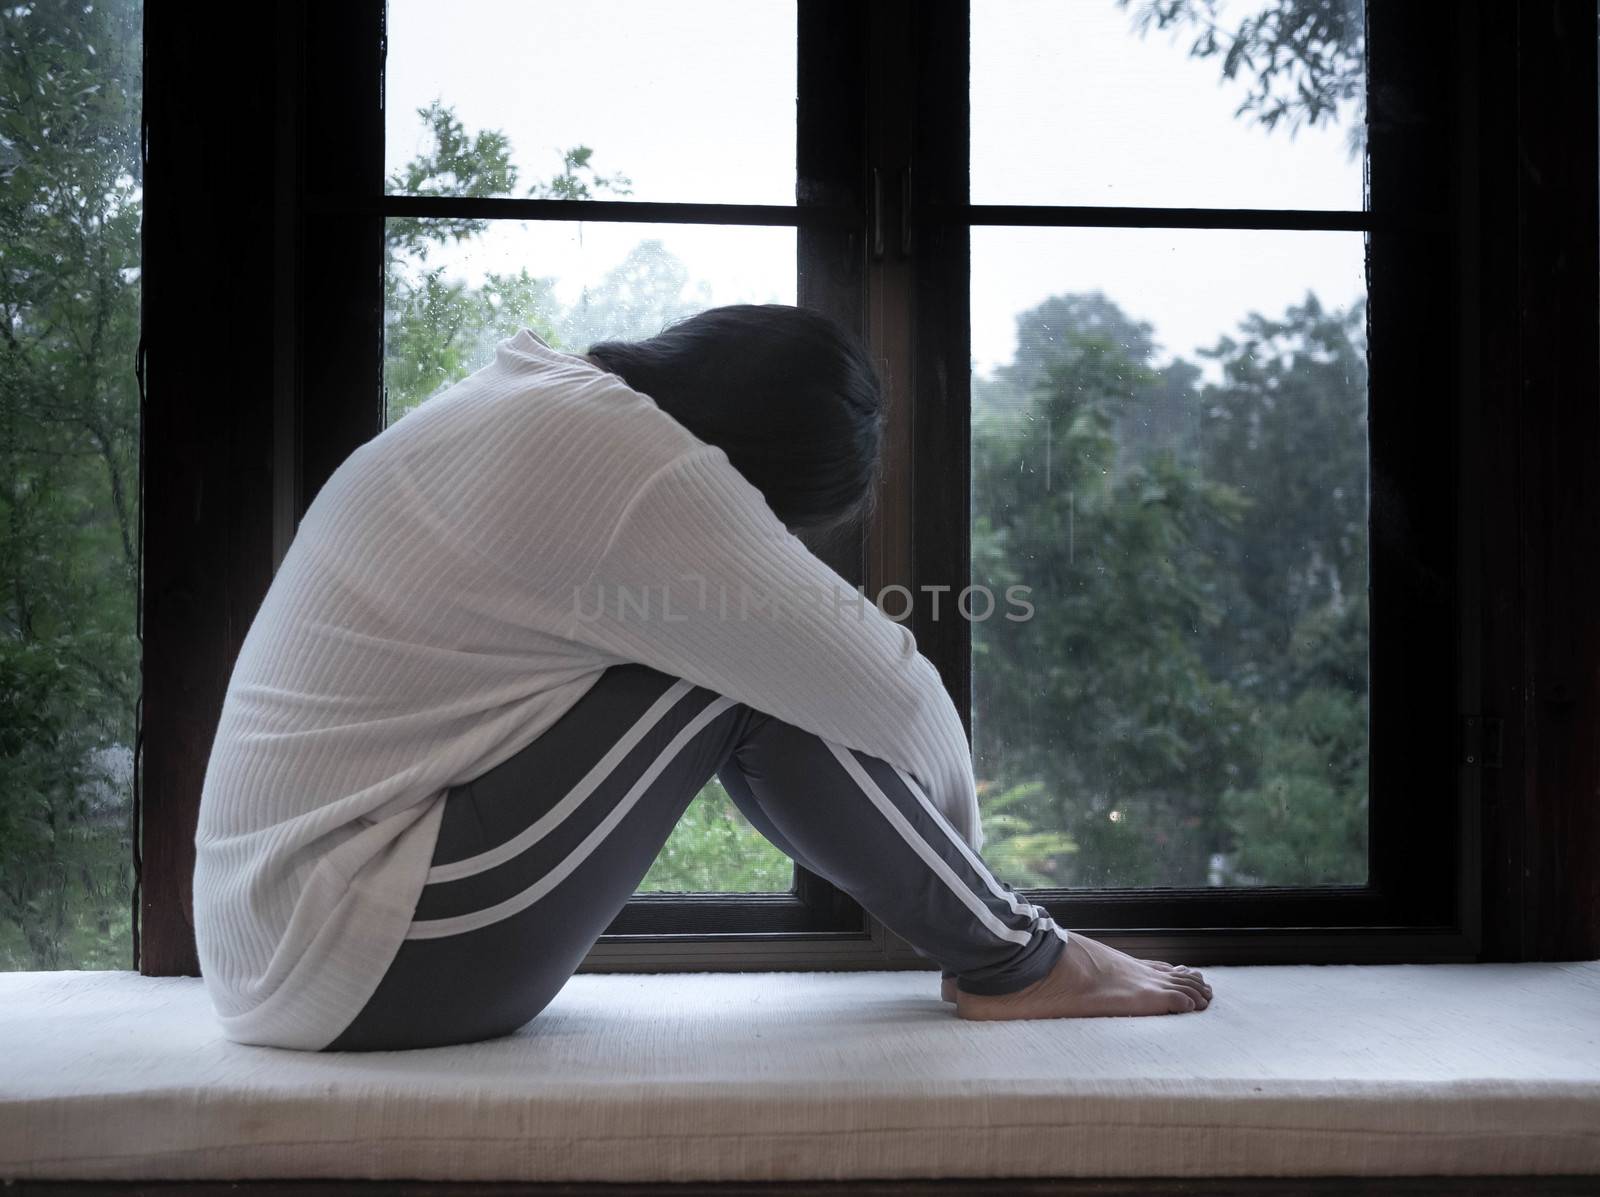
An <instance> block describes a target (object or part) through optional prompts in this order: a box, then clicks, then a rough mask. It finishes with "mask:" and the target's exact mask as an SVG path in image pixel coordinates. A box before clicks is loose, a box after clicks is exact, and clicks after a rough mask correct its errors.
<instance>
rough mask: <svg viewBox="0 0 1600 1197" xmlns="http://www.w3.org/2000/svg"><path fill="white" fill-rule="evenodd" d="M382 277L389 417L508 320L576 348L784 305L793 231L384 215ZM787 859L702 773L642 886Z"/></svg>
mask: <svg viewBox="0 0 1600 1197" xmlns="http://www.w3.org/2000/svg"><path fill="white" fill-rule="evenodd" d="M387 239H388V254H387V264H386V271H385V284H384V307H385V312H384V385H385V388H386V391H387V415H388V420H389V422H391V423H392V422H393V421H395V420H397V419H399V418H401V417H402V416H403V415H404V414H405V413H406V412H407V411H409V410H410V409H411V408H413V407H415V406H416V405H417V404H419V403H422V402H424V401H426V400H427V399H428V397H430V396H431V395H433V394H436V393H438V392H439V391H440V390H441V389H443V388H445V387H448V386H449V385H450V384H451V383H453V382H457V381H459V380H460V379H462V378H465V377H466V376H467V375H468V374H470V373H471V372H472V371H473V370H476V369H478V368H479V367H480V366H483V365H486V364H487V363H488V362H489V361H490V360H491V359H492V358H493V357H494V347H495V345H496V344H498V343H499V342H500V341H502V340H504V339H505V338H506V337H509V336H512V335H514V334H515V333H516V331H517V330H518V329H520V328H523V327H527V328H531V329H533V330H534V331H535V332H537V333H538V334H539V335H540V336H541V337H543V338H544V339H545V340H546V341H547V342H548V343H549V344H550V345H552V346H553V347H555V348H557V349H561V350H564V351H566V352H568V353H582V352H584V351H585V350H587V349H588V347H589V346H590V345H592V344H593V343H594V342H596V341H600V340H605V339H607V338H620V339H624V340H631V339H637V338H641V337H648V336H650V335H652V334H654V333H657V332H659V331H661V329H662V328H664V327H665V326H666V325H668V324H670V323H672V322H673V321H674V320H678V319H681V318H682V317H684V316H688V315H691V314H693V313H694V312H698V311H701V310H703V309H705V308H708V307H716V306H719V305H722V304H729V303H788V304H792V303H794V302H795V231H794V229H792V228H761V227H728V226H719V225H641V224H592V223H585V224H576V223H569V222H554V221H529V222H522V221H496V222H472V223H470V224H463V223H461V222H454V221H445V220H422V221H416V220H391V221H390V222H389V224H388V238H387ZM793 875H794V874H793V866H792V865H791V864H790V862H789V859H788V857H786V856H784V855H783V854H782V853H781V852H779V851H778V850H777V849H776V848H774V847H773V846H772V845H771V844H769V843H768V842H767V841H766V840H765V839H764V838H763V837H762V836H761V835H760V833H759V832H757V831H756V830H755V829H754V828H752V827H751V826H750V824H749V823H748V822H747V821H746V820H745V818H744V817H743V816H742V815H741V814H739V812H738V810H737V809H735V807H734V806H733V804H732V802H731V800H730V799H729V798H728V796H727V794H726V793H725V792H724V791H723V789H722V787H721V786H720V785H718V784H717V783H716V782H715V781H713V782H712V783H711V784H710V785H708V786H707V787H706V788H705V789H704V790H703V791H702V792H701V793H700V795H699V796H698V797H697V798H696V799H695V800H694V802H693V803H692V804H691V805H690V807H689V810H688V812H687V813H686V814H685V815H684V817H683V819H682V820H681V821H680V822H679V824H678V827H677V829H676V830H675V831H674V832H673V834H672V836H671V838H670V839H669V840H668V841H667V844H666V846H665V847H664V848H663V849H662V851H661V855H660V857H659V858H658V859H657V861H656V863H655V865H654V866H652V868H651V870H650V872H649V874H648V875H647V876H646V878H645V880H644V882H643V884H642V885H641V887H640V888H641V890H642V891H684V892H705V891H720V892H727V893H764V892H774V891H775V892H786V891H788V889H789V888H790V884H791V882H792V880H793Z"/></svg>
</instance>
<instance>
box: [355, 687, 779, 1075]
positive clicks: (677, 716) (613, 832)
mask: <svg viewBox="0 0 1600 1197" xmlns="http://www.w3.org/2000/svg"><path fill="white" fill-rule="evenodd" d="M749 715H750V712H749V710H748V708H746V707H743V706H740V705H739V704H736V703H734V702H732V701H731V700H729V699H726V698H723V697H721V696H719V695H717V694H714V693H712V692H711V691H709V690H706V689H703V688H698V687H694V686H691V685H690V684H689V683H687V682H685V681H682V680H679V679H677V678H673V677H669V676H668V675H666V674H664V673H660V672H658V671H656V670H653V669H647V668H645V667H644V666H640V665H618V666H613V667H612V668H610V669H607V670H606V671H605V673H604V674H603V675H602V676H601V678H600V679H599V680H598V681H597V682H595V684H594V685H593V686H591V687H590V688H589V690H588V691H586V692H585V694H584V695H583V697H582V698H581V699H579V700H578V702H577V703H575V704H574V705H573V707H572V708H571V709H570V710H569V711H567V712H566V713H565V714H564V715H562V717H561V718H560V719H558V720H557V721H556V722H555V723H554V724H553V725H552V726H551V727H549V728H548V729H546V730H545V732H544V733H543V734H542V735H540V736H539V737H538V739H536V740H535V741H534V742H533V743H531V744H529V745H528V747H527V748H525V749H523V750H522V751H521V752H519V753H517V754H516V755H515V756H513V757H511V758H509V759H508V760H506V761H504V762H503V763H501V764H500V765H498V766H496V767H495V768H493V769H491V770H489V771H488V772H487V773H485V774H483V775H482V776H481V777H478V778H475V779H474V780H473V781H471V782H470V783H468V784H466V785H462V786H458V787H457V788H456V789H454V790H451V791H450V793H449V794H448V795H447V796H446V797H445V799H444V801H445V811H444V816H443V818H442V820H441V822H440V826H439V838H438V842H437V844H436V845H435V847H434V854H433V862H432V867H431V868H430V869H429V871H428V881H427V884H426V886H425V887H424V889H423V891H422V896H421V898H420V899H419V900H418V902H417V907H416V911H415V914H414V915H413V919H412V924H411V929H410V930H409V932H408V933H407V937H406V939H405V940H404V941H403V942H402V944H401V947H400V951H399V953H398V954H397V955H396V957H395V959H394V961H393V962H392V963H391V964H390V967H389V970H388V972H387V973H386V974H385V975H384V978H383V980H382V981H381V982H380V983H379V985H378V988H377V989H376V990H375V991H374V993H373V995H372V997H371V998H370V999H369V1000H368V1001H367V1004H366V1005H365V1006H364V1007H363V1008H362V1010H361V1012H360V1013H359V1014H357V1015H356V1017H355V1019H354V1020H353V1021H352V1022H351V1024H350V1025H349V1026H348V1027H346V1028H345V1030H344V1031H343V1032H341V1033H340V1035H339V1036H338V1037H337V1038H335V1039H334V1040H333V1042H331V1043H330V1044H328V1046H327V1048H325V1049H324V1050H327V1051H386V1050H393V1049H400V1048H410V1047H434V1046H442V1045H444V1044H450V1043H468V1042H473V1041H476V1040H480V1039H491V1038H495V1037H496V1036H500V1035H506V1034H509V1033H510V1032H512V1031H514V1030H516V1029H517V1028H518V1027H520V1026H522V1025H523V1024H524V1023H526V1022H528V1021H529V1020H530V1019H531V1018H533V1017H534V1015H536V1014H538V1012H539V1011H540V1010H542V1009H543V1008H544V1007H545V1005H546V1004H547V1003H548V1002H549V1001H550V999H551V998H553V997H554V996H555V995H556V993H557V992H558V991H559V990H560V989H561V987H562V986H563V985H564V984H566V982H567V979H568V978H569V977H570V976H571V975H572V973H573V972H574V971H575V970H576V969H577V967H578V964H579V963H580V962H581V961H582V960H583V957H584V955H585V954H586V953H587V952H588V951H589V949H590V948H591V947H592V946H593V945H594V943H595V941H596V940H598V939H599V938H600V936H601V934H602V933H603V932H604V931H605V929H606V927H607V926H609V925H610V924H611V921H612V920H613V919H614V918H615V917H616V915H617V913H618V912H619V911H620V910H621V909H622V907H623V906H624V905H625V904H626V903H627V901H628V899H629V898H630V897H632V896H633V894H634V892H635V890H636V889H637V888H638V885H639V882H640V881H641V880H642V879H643V878H644V875H645V873H646V872H647V871H649V868H650V865H651V864H652V863H653V862H654V860H655V858H656V856H657V855H658V854H659V853H660V851H661V847H662V845H663V844H665V843H666V840H667V837H668V836H669V835H670V834H671V832H672V829H673V827H674V825H675V824H676V823H677V821H678V819H679V817H680V816H681V815H682V814H683V812H684V810H685V809H686V808H687V807H688V805H689V802H690V801H691V800H692V799H693V798H694V796H695V794H696V793H698V792H699V790H700V788H701V787H702V786H704V785H705V783H706V781H707V780H709V779H710V778H711V776H712V775H713V774H714V773H715V772H716V770H717V768H718V767H719V766H720V765H721V763H722V762H723V760H725V759H726V757H727V755H728V754H729V752H731V751H732V749H733V746H734V744H735V743H736V742H737V736H738V735H739V734H740V732H741V730H742V728H743V727H744V725H745V722H746V720H747V719H748V718H749Z"/></svg>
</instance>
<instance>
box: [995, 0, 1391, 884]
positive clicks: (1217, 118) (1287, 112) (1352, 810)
mask: <svg viewBox="0 0 1600 1197" xmlns="http://www.w3.org/2000/svg"><path fill="white" fill-rule="evenodd" d="M1307 11H1308V10H1305V9H1304V8H1302V7H1297V6H1293V5H1266V6H1262V5H1231V6H1224V7H1222V8H1221V9H1220V10H1219V11H1216V12H1213V11H1212V8H1211V6H1207V5H1200V4H1178V5H1165V4H1150V3H1146V2H1144V0H1131V2H1130V0H1124V2H1123V3H1121V4H1106V5H1103V6H1092V7H1080V8H1075V9H1068V8H1063V7H1061V6H1059V5H1051V4H1040V3H1028V2H1024V3H1018V2H1016V0H1004V2H994V3H990V2H986V0H979V2H977V3H974V4H973V6H972V12H971V53H972V65H971V107H972V150H971V171H970V180H971V190H972V196H973V199H974V200H975V201H976V202H978V203H980V204H985V205H997V206H1005V205H1037V207H1035V208H1034V209H1033V211H1032V212H1031V216H1032V218H1033V219H1034V220H1035V221H1037V223H1036V224H1032V225H1029V226H1021V227H1019V226H1017V225H1008V224H1005V223H1003V222H1002V223H997V224H985V225H981V226H978V227H975V228H974V229H973V230H972V234H971V237H972V242H971V245H972V248H971V261H972V266H971V284H970V294H971V311H972V354H973V359H974V363H975V372H974V379H973V403H972V462H973V469H972V519H973V540H972V554H973V574H974V580H975V581H976V580H980V579H981V580H982V581H985V582H987V583H988V584H989V589H990V591H998V590H1001V589H1003V587H1002V586H1001V585H1000V583H1001V582H1003V583H1004V584H1005V587H1010V586H1019V585H1020V586H1023V587H1024V588H1025V589H1026V591H1027V594H1028V598H1029V605H1028V609H1027V611H1026V612H1025V616H1026V617H1023V616H1021V615H1018V614H1017V613H1015V612H1012V611H1002V610H996V611H995V613H994V614H993V615H992V616H991V617H990V618H987V619H981V620H980V619H977V618H974V619H973V621H972V625H971V626H972V637H973V654H974V655H973V692H974V700H973V706H974V710H973V746H974V753H975V763H976V767H977V772H978V775H979V777H980V778H981V779H982V782H983V784H984V786H985V787H986V790H987V798H988V806H989V813H990V819H991V822H992V824H993V825H994V830H993V831H992V832H991V834H992V835H994V836H995V839H994V840H993V841H992V847H991V848H990V853H991V855H992V856H993V858H994V860H995V863H996V865H997V866H998V867H1000V868H1002V869H1004V870H1005V873H1006V874H1007V875H1009V876H1010V877H1012V878H1013V879H1015V880H1016V881H1017V883H1019V884H1020V883H1022V881H1026V882H1028V883H1029V884H1033V885H1036V886H1053V887H1058V888H1062V889H1072V890H1088V889H1106V888H1138V887H1151V886H1165V887H1178V888H1195V887H1204V886H1261V885H1277V886H1314V885H1330V884H1338V885H1349V886H1362V885H1365V884H1366V883H1367V881H1368V879H1369V868H1368V825H1367V822H1368V820H1367V816H1368V788H1369V787H1368V781H1369V778H1368V769H1367V758H1368V727H1367V721H1368V701H1367V691H1368V646H1367V628H1368V592H1367V584H1368V569H1367V521H1368V514H1369V513H1368V501H1367V492H1368V465H1367V387H1366V373H1367V345H1366V333H1367V320H1366V314H1367V313H1366V309H1367V277H1366V251H1367V238H1366V235H1365V231H1364V229H1365V225H1366V217H1367V215H1368V212H1367V205H1366V196H1365V193H1364V175H1365V172H1364V170H1363V166H1364V164H1365V149H1366V121H1365V111H1364V101H1365V94H1366V87H1365V81H1366V80H1365V75H1366V71H1365V58H1366V55H1365V40H1366V39H1365V32H1366V29H1365V26H1366V21H1365V14H1364V12H1363V9H1362V6H1361V5H1360V4H1359V3H1352V4H1332V5H1322V6H1318V7H1317V8H1316V10H1315V11H1316V19H1314V20H1307V21H1306V23H1305V24H1304V25H1303V26H1298V27H1294V26H1291V25H1290V24H1289V23H1288V22H1289V20H1290V18H1291V17H1294V16H1295V15H1296V14H1300V15H1302V16H1303V15H1305V13H1306V12H1307ZM1235 54H1238V55H1240V56H1241V59H1242V61H1243V63H1244V64H1246V65H1243V66H1241V67H1240V69H1239V71H1238V73H1237V76H1236V77H1234V78H1232V79H1229V78H1227V77H1226V72H1227V70H1228V67H1227V65H1226V64H1227V63H1228V61H1229V60H1230V59H1231V57H1232V56H1234V55H1235ZM1024 114H1026V119H1024ZM1038 127H1043V128H1046V129H1049V130H1051V133H1052V135H1051V137H1050V138H1049V139H1048V140H1042V139H1040V138H1039V137H1038V136H1037V135H1036V133H1035V132H1034V130H1035V129H1036V128H1038ZM1111 205H1115V207H1114V208H1109V210H1102V211H1098V212H1096V213H1095V214H1094V216H1093V219H1094V221H1095V223H1094V225H1093V226H1092V227H1085V226H1083V225H1082V224H1079V223H1077V222H1078V221H1079V220H1080V219H1081V217H1080V215H1079V213H1080V212H1081V211H1082V210H1083V209H1084V208H1086V207H1088V208H1099V209H1108V206H1111ZM1160 208H1169V209H1170V208H1182V209H1187V210H1189V211H1187V212H1185V213H1183V214H1173V213H1167V214H1160V213H1152V212H1150V211H1149V209H1160ZM1240 209H1251V210H1257V211H1255V212H1254V213H1246V212H1241V211H1240ZM1287 209H1294V210H1295V216H1294V218H1293V219H1292V221H1284V220H1283V219H1282V216H1283V214H1284V212H1285V210H1287ZM1262 210H1264V211H1262ZM1201 219H1203V220H1204V221H1205V222H1206V225H1207V227H1199V228H1197V227H1193V222H1195V221H1197V220H1201ZM1180 222H1187V226H1186V225H1185V224H1184V223H1180ZM1286 224H1287V225H1288V226H1289V227H1284V226H1285V225H1286ZM1274 226H1276V227H1274ZM978 613H980V614H981V613H982V611H981V610H980V611H979V612H978Z"/></svg>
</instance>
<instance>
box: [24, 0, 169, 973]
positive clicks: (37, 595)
mask: <svg viewBox="0 0 1600 1197" xmlns="http://www.w3.org/2000/svg"><path fill="white" fill-rule="evenodd" d="M139 27H140V5H139V3H138V2H137V0H108V2H106V3H98V4H95V5H92V6H89V5H82V4H64V3H51V2H46V3H32V4H25V5H22V4H18V5H6V6H0V311H3V320H4V324H3V334H0V335H3V338H4V340H3V342H0V476H3V477H4V479H5V486H4V490H3V492H0V969H8V970H10V969H24V970H36V969H66V968H94V969H104V968H127V967H129V965H130V962H131V961H132V958H133V950H132V949H133V943H132V928H131V924H132V919H133V907H132V904H131V902H130V896H131V889H132V882H133V869H134V862H133V852H132V835H131V832H132V821H131V817H130V816H131V805H132V798H133V756H134V714H135V705H136V702H137V698H138V678H139V642H138V634H137V614H138V611H137V605H138V604H137V595H138V577H139V560H138V543H139V484H138V483H139V476H138V448H139V392H138V386H137V383H136V381H135V375H134V362H135V348H136V346H137V343H138V336H139V218H140V208H141V198H142V197H141V170H140V155H139V106H140V94H139V93H140V60H139V43H140V28H139Z"/></svg>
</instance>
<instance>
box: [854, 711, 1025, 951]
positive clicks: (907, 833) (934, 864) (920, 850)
mask: <svg viewBox="0 0 1600 1197" xmlns="http://www.w3.org/2000/svg"><path fill="white" fill-rule="evenodd" d="M823 743H824V744H826V745H827V746H828V751H829V752H831V753H833V755H834V756H836V757H837V758H838V759H839V763H840V764H841V765H843V766H844V767H845V769H846V770H847V771H848V772H849V774H850V776H851V777H853V778H854V779H855V782H856V785H858V786H860V787H861V792H862V793H863V794H865V795H866V796H867V797H868V798H869V799H870V800H871V801H872V805H873V806H875V807H877V808H878V810H879V811H881V812H882V814H883V817H884V818H885V819H887V820H888V821H889V825H890V826H891V827H893V828H894V829H895V830H896V831H898V832H899V833H900V838H901V839H903V840H905V842H906V843H908V844H910V845H911V847H912V849H913V850H914V851H915V852H916V854H917V855H918V856H920V857H922V859H923V860H924V861H925V862H926V863H927V865H928V867H929V868H931V869H932V870H933V871H934V873H935V874H936V875H937V876H938V877H939V879H940V880H941V881H943V882H944V883H945V884H946V885H948V886H949V887H950V889H951V891H952V892H953V893H954V894H955V895H956V897H958V898H960V899H961V901H962V903H963V904H964V905H965V906H966V908H967V909H968V910H970V911H972V913H973V914H974V915H976V916H977V918H978V921H979V922H981V923H982V924H983V925H984V926H985V927H987V928H989V930H991V931H993V932H994V933H995V934H996V935H998V936H999V937H1000V938H1001V939H1004V940H1009V941H1010V942H1011V943H1027V942H1028V941H1029V940H1031V939H1032V938H1033V935H1032V933H1031V932H1028V931H1018V930H1017V929H1016V928H1014V927H1008V926H1006V925H1005V924H1004V923H1002V922H1001V921H1000V920H999V919H998V918H997V917H995V913H994V911H992V910H990V909H989V908H988V907H987V906H985V905H984V904H983V899H982V898H980V897H978V895H977V894H975V893H973V892H972V890H971V889H970V888H968V887H967V885H966V884H965V883H963V882H962V880H961V878H959V877H957V876H956V875H955V872H954V871H953V870H952V869H951V868H950V866H949V864H947V863H946V862H945V859H944V857H942V856H940V855H939V854H938V853H937V852H935V851H934V850H933V845H932V844H930V843H928V841H927V840H925V839H923V838H922V836H921V835H919V834H918V833H917V829H916V828H915V827H913V826H911V823H910V821H909V820H908V819H907V818H906V817H905V815H904V814H902V813H901V811H900V808H899V807H898V806H896V805H895V804H894V802H893V801H891V800H890V798H889V796H888V795H887V794H885V793H884V792H883V791H882V790H881V789H879V788H878V783H877V782H875V781H873V780H872V777H871V775H870V774H868V773H867V771H866V770H865V769H863V768H862V767H861V762H860V761H858V760H856V758H855V756H854V755H853V754H852V753H851V751H850V750H849V749H848V748H844V747H841V746H840V745H838V744H835V743H834V742H833V741H832V740H823ZM912 792H913V793H915V792H916V791H915V790H913V791H912Z"/></svg>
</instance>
